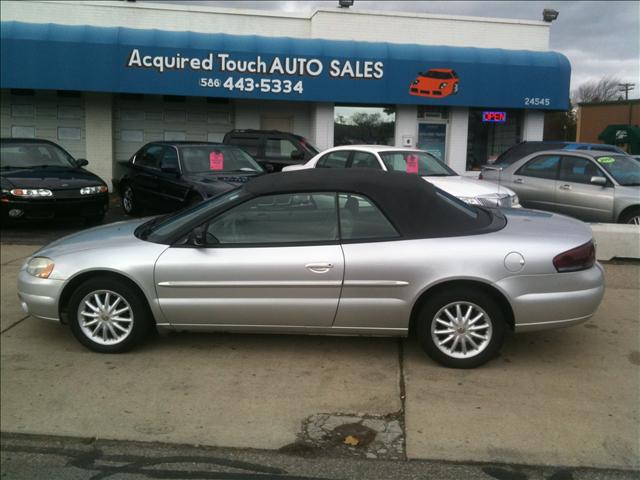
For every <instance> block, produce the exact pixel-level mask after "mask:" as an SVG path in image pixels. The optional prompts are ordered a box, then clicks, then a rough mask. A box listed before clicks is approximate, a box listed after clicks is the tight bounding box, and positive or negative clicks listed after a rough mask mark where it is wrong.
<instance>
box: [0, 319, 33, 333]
mask: <svg viewBox="0 0 640 480" xmlns="http://www.w3.org/2000/svg"><path fill="white" fill-rule="evenodd" d="M27 318H29V315H27V316H26V317H24V318H21V319H20V320H18V321H17V322H16V323H13V324H11V325H9V326H8V327H7V328H5V329H4V330H2V331H0V335H2V334H3V333H4V332H6V331H8V330H11V329H12V328H13V327H15V326H16V325H18V324H19V323H22V322H23V321H24V320H26V319H27Z"/></svg>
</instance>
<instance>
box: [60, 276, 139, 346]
mask: <svg viewBox="0 0 640 480" xmlns="http://www.w3.org/2000/svg"><path fill="white" fill-rule="evenodd" d="M69 324H70V327H71V331H72V332H73V334H74V335H75V337H76V338H77V339H78V340H79V341H80V343H82V344H83V345H84V346H86V347H88V348H90V349H91V350H93V351H95V352H100V353H120V352H126V351H127V350H130V349H131V348H133V347H134V346H135V345H137V344H138V343H140V342H141V341H142V340H143V339H144V338H145V337H146V335H147V334H148V333H149V331H150V330H151V326H152V320H151V317H150V314H149V311H148V308H147V305H146V303H145V301H144V299H143V298H141V295H140V294H139V293H138V292H137V291H136V290H135V289H134V288H133V287H131V286H130V285H128V284H127V283H125V282H124V281H120V280H117V279H114V278H108V277H97V278H94V279H91V280H89V281H87V282H85V283H83V284H82V285H81V286H80V287H78V289H76V291H75V292H73V294H72V295H71V299H70V300H69Z"/></svg>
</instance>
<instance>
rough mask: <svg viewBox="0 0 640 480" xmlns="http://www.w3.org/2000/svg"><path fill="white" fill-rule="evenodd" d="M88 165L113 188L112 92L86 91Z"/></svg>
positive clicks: (85, 118)
mask: <svg viewBox="0 0 640 480" xmlns="http://www.w3.org/2000/svg"><path fill="white" fill-rule="evenodd" d="M84 98H85V104H84V105H85V107H84V123H85V135H86V148H87V160H89V165H88V166H87V167H86V168H87V169H88V170H90V171H92V172H93V173H95V174H96V175H98V176H99V177H100V178H102V179H103V180H104V181H105V182H107V185H108V186H109V191H112V190H113V173H114V165H113V162H114V161H115V160H114V156H113V108H112V103H111V94H110V93H93V92H85V93H84Z"/></svg>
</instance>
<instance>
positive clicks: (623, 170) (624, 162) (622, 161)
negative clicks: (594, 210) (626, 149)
mask: <svg viewBox="0 0 640 480" xmlns="http://www.w3.org/2000/svg"><path fill="white" fill-rule="evenodd" d="M596 162H598V165H600V166H601V167H602V168H604V169H605V170H606V171H607V172H609V174H610V175H611V176H612V177H613V178H615V179H616V181H617V182H618V183H619V184H620V185H625V186H629V187H631V186H639V185H640V164H638V161H637V160H635V159H634V158H633V157H630V156H628V155H607V156H599V157H598V158H596Z"/></svg>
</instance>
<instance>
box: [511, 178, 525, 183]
mask: <svg viewBox="0 0 640 480" xmlns="http://www.w3.org/2000/svg"><path fill="white" fill-rule="evenodd" d="M513 183H524V180H523V179H521V178H516V179H515V180H514V181H513Z"/></svg>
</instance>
